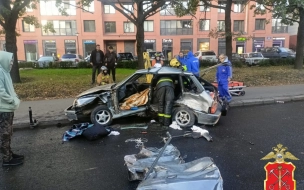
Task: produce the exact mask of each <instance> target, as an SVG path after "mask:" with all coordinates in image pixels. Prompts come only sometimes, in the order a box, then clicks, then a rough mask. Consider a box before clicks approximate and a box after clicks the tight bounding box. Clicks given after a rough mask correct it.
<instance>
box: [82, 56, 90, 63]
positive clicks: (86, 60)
mask: <svg viewBox="0 0 304 190" xmlns="http://www.w3.org/2000/svg"><path fill="white" fill-rule="evenodd" d="M90 59H91V54H90V55H88V56H86V57H85V58H84V61H85V62H87V63H90Z"/></svg>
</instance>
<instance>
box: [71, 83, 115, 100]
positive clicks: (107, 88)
mask: <svg viewBox="0 0 304 190" xmlns="http://www.w3.org/2000/svg"><path fill="white" fill-rule="evenodd" d="M113 84H114V83H113ZM113 84H107V85H102V86H96V87H94V88H90V89H89V90H86V91H84V92H82V93H81V94H79V95H78V96H77V98H79V97H81V96H85V95H89V94H95V93H98V92H102V91H110V90H111V86H112V85H113Z"/></svg>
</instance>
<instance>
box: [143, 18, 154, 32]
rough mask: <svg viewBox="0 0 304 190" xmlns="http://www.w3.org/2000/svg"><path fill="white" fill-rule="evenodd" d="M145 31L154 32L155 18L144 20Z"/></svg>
mask: <svg viewBox="0 0 304 190" xmlns="http://www.w3.org/2000/svg"><path fill="white" fill-rule="evenodd" d="M144 31H145V32H153V31H154V21H153V20H146V21H145V22H144Z"/></svg>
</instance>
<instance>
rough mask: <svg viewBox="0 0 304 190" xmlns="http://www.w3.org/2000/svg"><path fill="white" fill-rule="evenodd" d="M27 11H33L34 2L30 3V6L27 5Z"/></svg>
mask: <svg viewBox="0 0 304 190" xmlns="http://www.w3.org/2000/svg"><path fill="white" fill-rule="evenodd" d="M25 11H26V12H33V8H32V4H30V5H29V6H28V7H25Z"/></svg>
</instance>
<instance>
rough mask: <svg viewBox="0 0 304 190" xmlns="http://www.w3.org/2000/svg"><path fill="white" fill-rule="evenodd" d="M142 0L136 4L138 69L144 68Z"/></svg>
mask: <svg viewBox="0 0 304 190" xmlns="http://www.w3.org/2000/svg"><path fill="white" fill-rule="evenodd" d="M143 14H144V10H143V2H142V1H139V2H138V4H137V25H136V28H137V31H136V47H137V58H138V69H144V68H145V63H144V55H143V52H144V39H145V30H144V21H145V18H143Z"/></svg>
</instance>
